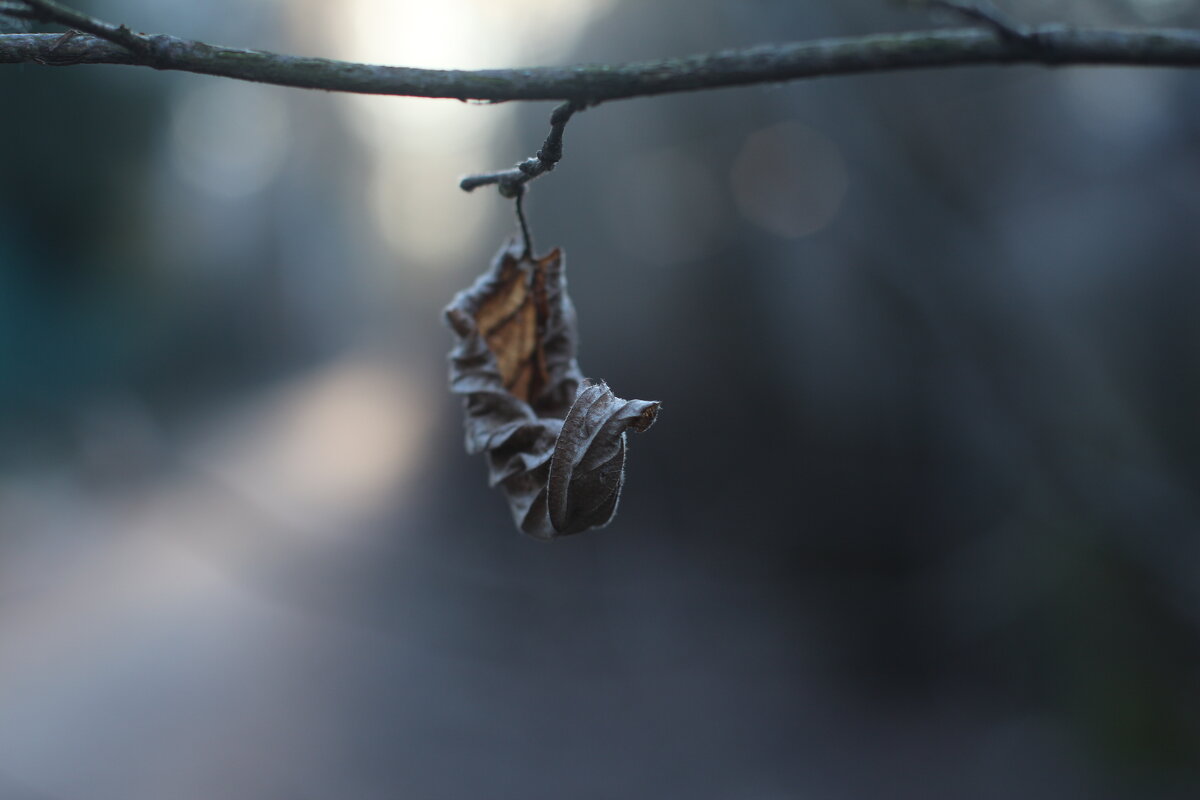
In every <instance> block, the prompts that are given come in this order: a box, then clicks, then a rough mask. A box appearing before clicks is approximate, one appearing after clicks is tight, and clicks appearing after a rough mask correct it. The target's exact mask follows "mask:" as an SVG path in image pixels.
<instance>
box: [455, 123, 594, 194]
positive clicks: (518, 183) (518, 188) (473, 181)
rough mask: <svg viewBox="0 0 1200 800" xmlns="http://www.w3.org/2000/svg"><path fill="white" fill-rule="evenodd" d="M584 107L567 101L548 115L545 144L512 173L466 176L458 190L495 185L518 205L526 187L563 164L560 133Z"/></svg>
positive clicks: (505, 171) (513, 169) (502, 172)
mask: <svg viewBox="0 0 1200 800" xmlns="http://www.w3.org/2000/svg"><path fill="white" fill-rule="evenodd" d="M584 107H585V106H584V104H583V103H577V102H575V101H574V100H568V101H567V102H565V103H563V104H562V105H560V106H558V107H557V108H555V109H554V111H553V112H552V113H551V114H550V133H549V134H547V136H546V141H544V142H542V148H541V149H540V150H538V151H537V154H536V155H535V156H533V157H532V158H527V159H525V160H524V161H522V162H520V163H519V164H517V165H516V166H515V167H513V168H512V169H505V170H501V171H499V172H485V173H482V174H480V175H468V176H467V177H465V178H463V179H462V180H461V181H459V184H458V185H459V188H461V189H462V190H463V191H464V192H470V191H474V190H475V189H478V188H479V187H480V186H490V185H492V184H496V185H497V188H499V189H500V194H501V195H503V196H504V197H515V198H517V200H518V201H520V198H521V195H522V194H523V193H524V192H525V184H527V183H529V182H530V181H531V180H533V179H534V178H537V177H539V176H541V175H544V174H546V173H547V172H549V171H550V170H552V169H554V166H555V165H556V164H557V163H558V162H559V161H561V160H562V156H563V131H565V130H566V129H567V123H568V122H570V121H571V117H573V116H574V115H575V112H577V111H582V110H583V109H584Z"/></svg>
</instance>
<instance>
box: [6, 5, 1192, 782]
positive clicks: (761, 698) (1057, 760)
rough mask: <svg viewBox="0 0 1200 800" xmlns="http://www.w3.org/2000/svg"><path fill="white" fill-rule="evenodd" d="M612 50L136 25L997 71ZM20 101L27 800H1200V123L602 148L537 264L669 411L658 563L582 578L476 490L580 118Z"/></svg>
mask: <svg viewBox="0 0 1200 800" xmlns="http://www.w3.org/2000/svg"><path fill="white" fill-rule="evenodd" d="M565 5H566V6H568V8H560V7H559V6H560V4H556V3H553V2H549V1H548V0H547V1H546V2H541V0H522V2H512V3H484V2H476V0H454V1H453V2H450V1H449V0H447V2H444V3H441V4H427V3H417V2H413V3H399V2H396V3H385V2H382V0H379V2H374V1H373V0H355V1H354V2H349V1H348V2H345V3H342V4H325V3H318V2H306V1H303V0H296V2H285V1H284V0H277V2H257V3H232V2H228V3H226V2H222V3H205V4H198V3H184V2H172V3H164V2H154V3H151V2H148V0H124V1H123V2H115V1H114V2H110V3H92V4H90V6H89V8H88V10H90V11H91V12H92V13H95V14H97V15H99V16H103V17H106V18H109V19H113V20H116V21H121V22H127V23H128V24H130V25H131V26H133V27H135V28H139V29H146V30H154V31H169V32H172V33H176V34H178V35H183V36H191V37H195V38H200V39H207V40H212V41H217V42H220V43H223V44H230V45H238V46H247V47H261V48H267V49H280V50H286V51H290V52H302V53H308V54H313V55H326V56H333V57H341V58H348V59H355V60H368V61H390V62H392V63H400V64H407V65H414V66H425V65H429V66H443V67H449V66H456V67H464V68H472V67H485V66H514V65H526V64H534V63H571V62H581V61H605V62H619V61H626V60H640V59H648V58H655V57H661V56H669V55H677V54H684V53H691V52H701V51H706V50H712V49H718V48H722V47H735V46H742V45H749V44H756V43H760V42H764V41H783V40H795V39H807V38H816V37H821V36H835V35H851V34H858V33H864V34H865V33H872V32H880V31H889V30H902V29H918V28H924V27H928V26H930V25H933V24H938V23H941V22H944V21H945V20H944V19H943V18H939V17H930V16H928V15H926V14H924V13H922V12H904V11H901V10H898V9H896V8H895V7H894V6H890V5H885V4H882V3H876V2H868V0H856V2H841V3H834V2H821V3H791V2H779V1H778V0H757V1H756V2H734V1H733V0H728V1H726V0H702V2H695V1H692V2H684V1H683V0H664V2H657V3H635V2H631V1H630V0H624V1H622V0H605V1H604V2H595V3H578V4H565ZM1004 5H1005V8H1006V9H1007V10H1009V11H1010V12H1011V13H1013V14H1014V15H1016V16H1018V17H1019V18H1021V19H1025V20H1028V21H1031V22H1042V21H1061V22H1067V23H1073V24H1104V25H1150V24H1155V25H1178V26H1198V25H1200V13H1198V12H1200V10H1198V9H1197V6H1196V4H1195V3H1193V2H1188V1H1187V0H1179V1H1174V0H1141V1H1140V2H1135V0H1107V1H1103V2H1102V1H1101V0H1094V1H1093V2H1074V3H1066V2H1061V3H1050V2H1036V3H1035V2H1016V1H1015V0H1014V2H1010V3H1006V4H1004ZM334 6H336V7H334ZM435 6H436V7H435ZM0 89H2V92H0V96H2V97H3V104H4V122H3V124H2V125H0V154H2V155H0V798H3V800H9V798H17V799H21V800H23V799H24V798H30V799H31V800H32V799H33V798H38V799H39V800H41V799H49V798H53V799H54V800H75V799H78V800H110V799H111V800H139V799H140V798H147V799H149V798H173V799H174V800H188V799H189V798H211V797H224V798H247V799H248V800H249V799H250V798H327V797H353V798H385V797H386V798H395V797H413V798H476V797H488V798H509V797H512V798H517V797H521V798H526V797H535V798H536V797H569V798H612V797H637V798H640V797H695V798H746V799H747V800H774V799H775V798H794V797H814V798H861V797H914V798H940V797H946V798H951V797H971V798H992V797H994V798H1010V797H1029V798H1061V797H1067V796H1070V797H1091V798H1126V797H1128V798H1190V797H1195V796H1196V794H1197V792H1200V770H1198V767H1197V764H1198V763H1200V760H1198V756H1200V722H1198V720H1200V659H1198V655H1200V652H1198V651H1200V638H1198V633H1200V631H1198V628H1200V581H1198V580H1197V575H1198V573H1200V539H1198V537H1197V533H1198V531H1200V496H1198V492H1197V486H1198V484H1197V482H1198V479H1200V424H1198V423H1197V409H1198V408H1200V316H1198V315H1197V313H1196V305H1197V303H1196V301H1197V297H1198V296H1200V272H1198V271H1197V265H1198V262H1200V233H1198V232H1197V227H1196V225H1195V220H1196V219H1198V218H1200V188H1198V187H1200V183H1198V182H1197V176H1198V175H1200V110H1198V109H1200V78H1198V76H1197V75H1195V74H1194V73H1192V72H1190V71H1186V70H1159V69H1155V70H1139V69H1111V68H1104V69H1100V68H1062V69H1054V70H1048V69H1042V68H1034V67H1028V68H1026V67H1021V68H970V69H955V70H939V71H924V72H908V73H897V74H882V75H872V76H859V77H846V78H835V79H826V80H813V81H805V82H800V83H795V84H788V85H781V86H761V87H749V88H743V89H736V90H721V91H716V92H705V93H697V94H690V95H681V96H671V97H661V98H649V99H638V100H630V101H623V102H616V103H611V104H608V105H603V106H600V107H598V108H594V109H590V110H588V111H586V112H585V113H583V114H581V115H579V116H577V117H576V118H575V120H574V121H572V123H571V125H570V126H569V128H568V130H567V134H566V157H565V159H564V161H563V162H562V164H561V165H560V166H559V168H558V169H556V170H555V172H554V173H553V174H552V175H549V176H547V177H545V178H543V179H541V180H539V181H538V182H537V183H535V184H534V185H533V186H532V188H531V194H530V196H529V200H528V211H529V214H530V217H531V220H532V223H533V228H534V234H535V238H536V240H537V244H538V247H539V249H541V250H545V249H548V248H550V247H552V246H561V247H563V248H564V250H565V251H566V254H567V272H568V277H569V281H570V289H571V293H572V297H573V299H574V302H575V305H576V307H577V309H578V314H579V320H580V329H581V336H582V345H581V352H580V363H581V366H582V368H583V372H584V373H585V374H586V375H588V376H591V377H595V378H602V379H604V380H606V381H608V382H609V384H610V385H611V386H612V387H613V389H614V390H615V391H616V393H617V394H619V395H621V396H624V397H638V398H645V399H655V400H661V401H663V403H664V410H663V412H662V414H661V416H660V419H659V421H658V423H657V424H656V425H655V427H654V428H653V430H651V431H649V432H647V433H646V434H643V435H636V436H633V437H632V438H631V440H630V450H631V452H630V461H629V465H628V474H627V485H626V494H625V496H624V498H623V499H622V501H621V509H620V512H619V514H618V516H617V519H616V521H615V522H614V523H613V525H612V526H610V528H608V529H605V530H603V531H597V532H591V533H588V534H584V535H581V536H577V537H572V538H570V539H566V540H562V541H558V542H554V543H552V544H549V545H547V544H542V543H539V542H537V541H534V540H532V539H528V538H524V537H522V536H521V535H519V534H518V533H517V532H516V530H515V529H514V528H513V526H512V524H511V521H510V517H509V514H508V511H507V508H506V504H505V501H504V498H503V497H502V496H501V495H500V494H499V493H498V492H494V491H490V490H488V488H487V486H486V480H485V467H484V464H483V463H482V462H481V461H479V460H478V459H474V458H470V457H468V456H467V455H466V454H465V453H464V452H463V451H462V436H461V432H460V424H461V422H460V409H459V407H458V404H457V402H456V401H455V400H454V399H453V398H452V397H451V396H450V395H449V393H448V392H446V391H445V362H444V357H445V353H446V351H447V350H448V349H449V347H450V343H451V341H450V340H451V337H450V334H449V331H448V330H447V329H445V328H444V326H443V325H442V324H441V322H440V319H439V316H440V311H441V308H442V307H443V306H444V305H445V303H446V302H448V301H449V299H450V297H451V296H452V295H453V293H454V292H455V291H456V290H458V289H460V288H462V287H464V286H466V285H468V284H469V283H470V282H471V281H472V280H473V279H474V277H475V275H477V274H478V273H479V272H481V271H482V270H483V269H484V268H485V267H486V265H487V263H488V261H489V259H490V258H491V256H492V254H493V252H494V251H495V250H496V249H497V248H498V247H499V245H500V244H501V242H502V240H503V239H504V237H505V236H506V235H507V234H508V233H509V232H510V231H511V229H512V228H513V218H512V209H511V206H510V204H508V203H507V202H506V201H503V200H501V199H500V198H498V197H497V196H496V195H495V193H494V192H488V191H479V192H476V193H475V194H473V195H466V194H463V193H461V192H459V191H458V189H457V186H456V184H457V180H458V178H459V177H460V176H461V175H463V174H466V173H469V172H474V171H481V170H487V169H493V168H500V167H504V166H506V165H508V164H510V163H513V162H515V161H517V160H518V159H520V158H523V157H526V156H527V155H529V154H531V153H532V152H533V151H534V150H535V149H536V148H537V146H538V145H539V143H540V142H541V139H542V137H543V136H544V135H545V131H546V121H547V117H548V114H549V111H550V109H551V107H552V106H551V104H538V103H535V104H506V105H501V106H473V105H467V104H460V103H457V102H455V101H433V100H417V99H406V98H376V97H367V98H350V97H343V96H336V95H330V94H325V93H316V92H302V91H299V90H290V89H281V88H273V87H256V86H249V85H246V84H238V83H235V82H233V81H228V80H220V79H214V78H206V77H201V76H194V75H180V74H169V73H157V72H153V71H151V70H138V69H131V68H124V67H73V68H70V69H50V68H45V67H34V66H27V67H4V68H3V70H2V71H0Z"/></svg>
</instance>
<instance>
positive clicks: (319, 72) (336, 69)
mask: <svg viewBox="0 0 1200 800" xmlns="http://www.w3.org/2000/svg"><path fill="white" fill-rule="evenodd" d="M125 30H126V31H127V29H125ZM137 39H138V46H137V47H136V48H132V49H131V48H130V47H126V46H122V45H121V44H118V43H116V42H114V41H109V40H107V39H103V38H98V37H96V36H94V35H90V34H80V35H77V36H73V37H70V38H69V39H68V38H66V37H64V36H61V35H59V34H7V35H0V64H35V63H36V64H47V65H52V66H66V65H71V64H127V65H138V66H147V67H153V68H154V69H161V70H180V71H184V72H195V73H200V74H204V75H217V76H221V77H226V78H235V79H238V80H245V81H255V82H259V83H269V84H276V85H279V86H294V87H300V88H305V89H324V90H327V91H336V92H358V93H363V94H387V95H406V96H412V97H443V98H454V99H458V100H481V101H491V102H502V101H508V100H567V101H573V102H575V103H578V104H581V105H584V106H590V105H595V104H597V103H600V102H603V101H606V100H617V99H622V98H629V97H642V96H647V95H660V94H670V93H675V92H689V91H697V90H702V89H717V88H722V87H728V86H746V85H750V84H758V83H781V82H785V81H793V80H799V79H802V78H815V77H826V76H834V75H849V74H855V73H864V72H883V71H893V70H905V69H916V68H925V67H953V66H967V65H978V64H1041V65H1046V66H1064V65H1070V64H1081V65H1082V64H1092V65H1096V64H1122V65H1128V66H1158V67H1197V66H1200V32H1197V31H1190V30H1095V29H1077V28H1068V27H1063V26H1041V27H1036V28H1030V29H1028V30H1027V31H1026V32H1025V35H1024V36H1023V37H1022V38H1020V39H1017V38H1013V37H1004V36H999V35H997V34H996V32H995V31H992V30H971V29H954V30H940V31H928V32H919V33H894V34H878V35H873V36H860V37H848V38H839V39H821V40H815V41H807V42H792V43H788V44H776V45H760V46H757V47H750V48H746V49H742V50H722V51H719V52H714V53H706V54H701V55H693V56H685V57H682V58H667V59H660V60H656V61H643V62H636V63H627V64H585V65H578V66H568V67H532V68H528V69H492V70H475V71H466V70H434V69H414V68H411V67H391V66H380V65H374V64H360V63H353V62H347V61H335V60H331V59H324V58H305V57H300V56H291V55H283V54H279V53H270V52H265V51H261V50H241V49H236V48H230V47H220V46H216V45H210V44H205V43H203V42H197V41H191V40H188V39H181V38H178V37H175V36H170V35H167V34H153V35H145V34H141V35H137Z"/></svg>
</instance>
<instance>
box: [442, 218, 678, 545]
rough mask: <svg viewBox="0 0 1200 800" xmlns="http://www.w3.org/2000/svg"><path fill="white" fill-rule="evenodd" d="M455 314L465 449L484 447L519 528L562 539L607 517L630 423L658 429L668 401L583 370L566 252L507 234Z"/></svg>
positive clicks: (449, 312) (453, 308) (454, 384)
mask: <svg viewBox="0 0 1200 800" xmlns="http://www.w3.org/2000/svg"><path fill="white" fill-rule="evenodd" d="M446 320H447V322H448V323H449V324H450V327H451V328H452V329H453V330H454V333H455V334H456V336H457V337H458V342H457V344H456V345H455V347H454V349H453V350H452V351H451V352H450V390H451V391H452V392H454V393H455V394H461V395H463V396H464V397H465V398H466V421H465V428H466V445H467V452H469V453H484V454H485V456H486V458H487V462H488V472H489V479H490V482H491V485H492V486H496V485H499V486H502V487H503V489H504V491H505V493H506V494H507V495H508V501H509V506H510V507H511V508H512V512H513V517H514V518H515V520H516V523H517V527H519V528H520V529H521V530H522V531H524V532H525V533H527V534H529V535H530V536H535V537H537V538H539V539H553V538H555V537H557V536H565V535H567V534H572V533H580V532H582V531H585V530H588V529H589V528H596V527H601V526H603V525H607V524H608V523H609V522H610V521H611V520H612V518H613V516H614V515H615V514H616V511H617V500H618V499H619V497H620V494H621V486H622V484H623V483H624V480H625V432H626V431H627V430H635V431H644V430H646V429H647V428H649V427H650V426H651V425H652V424H653V423H654V419H655V417H656V416H657V414H658V409H659V404H658V403H656V402H649V401H646V400H622V399H621V398H619V397H616V396H615V395H614V394H613V393H612V391H610V390H609V388H608V387H607V386H606V385H605V384H604V383H603V382H599V381H596V382H593V381H590V380H586V379H584V377H583V375H582V373H581V372H580V371H579V365H578V364H577V363H576V362H575V340H576V330H575V308H574V307H573V306H572V305H571V299H570V297H568V296H567V290H566V279H565V277H564V275H563V256H562V252H561V251H559V250H553V251H551V252H550V253H549V254H548V255H546V256H543V257H542V258H539V259H530V258H526V257H524V256H523V255H522V247H521V246H520V244H519V242H518V241H517V240H515V239H514V240H510V241H509V242H507V243H505V245H504V246H503V247H501V248H500V252H498V253H497V254H496V257H495V259H494V260H493V262H492V266H491V268H490V269H489V270H488V271H487V272H485V273H484V274H483V275H481V276H480V277H479V278H478V279H477V280H476V281H475V284H474V285H473V286H471V288H469V289H466V290H464V291H462V292H459V293H458V294H457V295H456V296H455V297H454V300H453V301H452V302H451V303H450V305H449V306H448V307H447V308H446Z"/></svg>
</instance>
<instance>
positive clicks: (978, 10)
mask: <svg viewBox="0 0 1200 800" xmlns="http://www.w3.org/2000/svg"><path fill="white" fill-rule="evenodd" d="M928 3H929V5H931V6H935V7H937V8H944V9H946V10H947V11H951V12H953V13H955V14H957V15H959V16H961V17H964V18H966V19H968V20H972V21H974V22H980V23H983V25H985V26H986V27H988V28H991V29H992V30H994V31H995V32H996V33H997V34H999V36H1000V38H1002V39H1006V40H1008V41H1010V42H1025V43H1029V42H1032V41H1034V40H1035V37H1034V36H1033V34H1032V32H1031V31H1030V30H1029V29H1028V28H1026V27H1025V26H1023V25H1021V24H1020V23H1018V22H1017V21H1016V20H1014V19H1012V18H1011V17H1009V16H1008V15H1007V14H1005V13H1004V12H1003V11H1001V10H1000V9H998V8H996V6H995V5H993V4H992V3H991V2H989V1H988V0H973V2H971V1H969V0H928Z"/></svg>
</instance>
